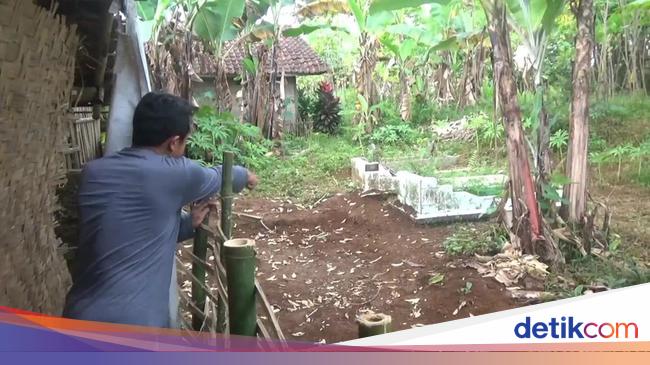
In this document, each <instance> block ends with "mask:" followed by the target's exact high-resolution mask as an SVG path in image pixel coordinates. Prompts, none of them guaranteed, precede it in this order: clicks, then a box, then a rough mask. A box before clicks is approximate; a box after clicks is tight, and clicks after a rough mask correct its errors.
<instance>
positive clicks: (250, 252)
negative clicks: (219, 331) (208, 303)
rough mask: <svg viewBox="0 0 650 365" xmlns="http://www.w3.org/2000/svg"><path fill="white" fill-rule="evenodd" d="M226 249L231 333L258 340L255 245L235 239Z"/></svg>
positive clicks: (244, 240)
mask: <svg viewBox="0 0 650 365" xmlns="http://www.w3.org/2000/svg"><path fill="white" fill-rule="evenodd" d="M223 247H224V251H223V252H224V258H225V264H226V273H227V275H226V277H227V280H228V314H229V323H230V333H231V334H233V335H240V336H255V335H256V334H257V311H256V306H255V304H256V301H255V241H254V240H251V239H234V240H229V241H226V242H225V243H224V246H223Z"/></svg>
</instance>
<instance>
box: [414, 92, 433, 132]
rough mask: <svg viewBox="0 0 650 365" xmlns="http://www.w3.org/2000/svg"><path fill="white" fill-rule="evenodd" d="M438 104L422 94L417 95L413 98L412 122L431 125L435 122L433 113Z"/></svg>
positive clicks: (419, 124)
mask: <svg viewBox="0 0 650 365" xmlns="http://www.w3.org/2000/svg"><path fill="white" fill-rule="evenodd" d="M436 109H437V105H435V104H434V103H433V102H431V101H430V100H427V99H425V98H424V97H422V96H421V95H416V96H415V98H414V100H413V105H412V112H411V123H413V124H414V125H418V126H421V125H429V124H431V122H433V115H434V112H435V110H436Z"/></svg>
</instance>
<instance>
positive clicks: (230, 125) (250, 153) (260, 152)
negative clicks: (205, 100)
mask: <svg viewBox="0 0 650 365" xmlns="http://www.w3.org/2000/svg"><path fill="white" fill-rule="evenodd" d="M194 121H195V123H196V125H197V128H196V130H195V131H194V132H192V134H191V136H190V139H189V141H188V155H189V157H191V158H194V159H197V160H200V161H203V162H204V163H205V164H210V165H211V164H215V163H219V162H221V158H222V156H223V152H224V151H233V152H234V153H235V158H236V161H237V162H238V163H241V164H243V165H245V166H248V167H250V168H252V169H259V168H262V167H264V166H265V165H266V164H267V163H268V162H269V159H268V157H267V156H266V155H267V153H268V152H269V151H270V147H271V142H270V141H267V140H266V139H264V138H262V135H261V133H260V130H259V128H258V127H257V126H254V125H252V124H247V123H240V122H239V121H238V120H237V119H236V118H235V117H234V116H233V115H232V114H231V113H218V112H217V111H216V110H215V109H214V108H213V107H211V106H203V107H201V108H200V109H199V110H198V111H197V112H196V113H195V115H194Z"/></svg>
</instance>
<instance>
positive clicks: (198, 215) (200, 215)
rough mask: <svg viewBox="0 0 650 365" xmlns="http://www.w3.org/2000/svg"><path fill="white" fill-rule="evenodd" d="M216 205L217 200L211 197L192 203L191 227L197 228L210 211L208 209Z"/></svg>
mask: <svg viewBox="0 0 650 365" xmlns="http://www.w3.org/2000/svg"><path fill="white" fill-rule="evenodd" d="M216 207H217V201H216V200H212V199H210V200H205V201H202V202H200V203H195V204H194V205H192V228H195V229H196V228H198V227H199V226H200V225H201V223H203V220H204V219H205V217H206V216H207V215H208V213H209V212H210V209H211V208H216Z"/></svg>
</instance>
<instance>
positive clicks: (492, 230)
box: [442, 226, 508, 255]
mask: <svg viewBox="0 0 650 365" xmlns="http://www.w3.org/2000/svg"><path fill="white" fill-rule="evenodd" d="M506 242H508V238H507V234H506V233H504V232H502V231H500V230H499V229H498V228H496V227H495V226H490V227H484V228H476V227H473V226H460V227H459V228H458V229H457V230H456V232H454V234H453V235H451V236H449V237H447V238H446V239H445V241H444V242H443V244H442V245H443V247H444V249H445V251H446V252H447V254H449V255H474V254H479V255H495V254H497V253H499V252H500V251H501V249H502V248H503V245H504V244H505V243H506Z"/></svg>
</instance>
